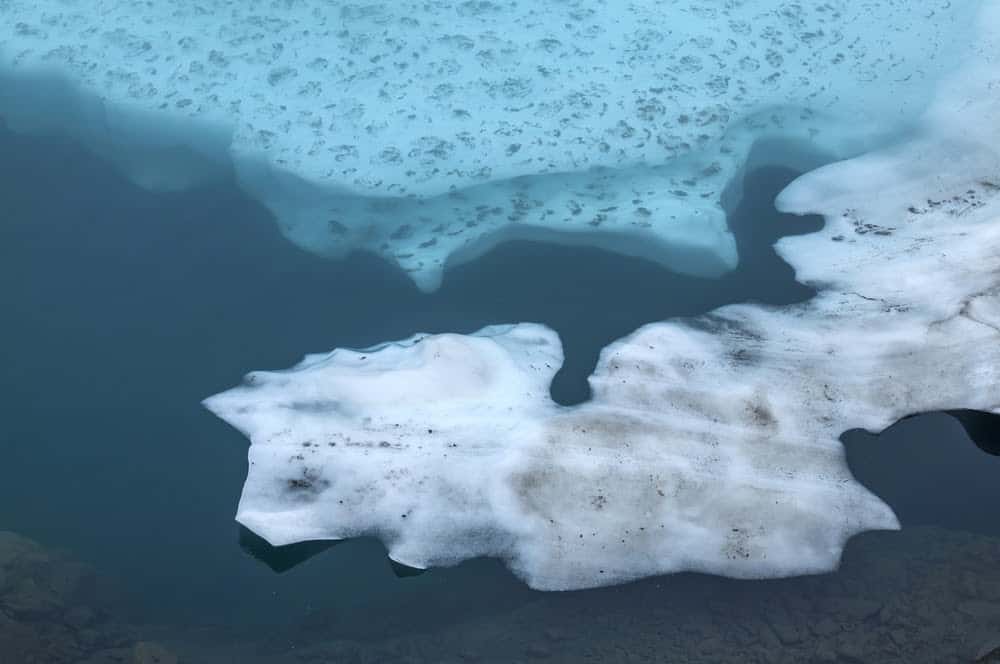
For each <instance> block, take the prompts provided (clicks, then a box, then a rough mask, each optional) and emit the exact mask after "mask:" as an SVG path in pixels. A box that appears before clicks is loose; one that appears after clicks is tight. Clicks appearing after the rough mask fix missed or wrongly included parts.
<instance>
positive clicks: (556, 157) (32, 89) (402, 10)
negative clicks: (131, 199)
mask: <svg viewBox="0 0 1000 664" xmlns="http://www.w3.org/2000/svg"><path fill="white" fill-rule="evenodd" d="M978 6H979V2H978V1H974V0H965V1H961V2H959V1H954V2H947V1H944V0H879V2H861V1H860V0H830V1H828V2H822V3H814V2H789V1H787V0H727V1H725V2H722V1H720V0H700V1H698V0H667V1H664V0H632V1H629V2H616V1H611V0H553V1H545V2H541V1H529V0H466V1H459V0H454V1H444V0H429V1H420V2H412V1H399V2H367V3H364V2H363V3H357V4H354V3H349V2H343V1H336V0H238V1H234V0H201V1H199V2H194V1H191V0H155V2H147V1H145V0H116V1H113V2H112V1H111V0H0V116H2V117H3V118H5V119H6V121H7V122H8V124H9V125H10V126H12V127H13V128H15V129H19V130H24V131H52V130H61V131H65V132H68V133H69V134H71V135H73V136H75V137H77V138H79V139H81V140H83V141H84V142H85V143H87V144H88V145H89V146H90V147H91V148H92V149H94V150H95V151H97V152H99V153H101V154H103V155H104V156H106V157H107V158H108V159H110V160H111V161H112V162H114V163H115V164H117V165H118V166H119V167H120V168H121V169H122V171H123V172H124V173H125V174H126V175H127V176H128V177H130V178H131V179H133V180H134V181H135V182H137V183H139V184H141V185H143V186H146V187H150V188H154V189H177V188H185V187H190V186H194V185H197V184H198V183H200V182H203V181H205V180H207V179H211V178H214V177H219V176H222V175H226V174H228V173H229V172H230V171H235V175H236V178H237V180H238V182H239V183H240V185H241V186H242V187H243V188H244V189H245V190H246V192H247V193H249V194H250V195H251V196H253V197H254V198H256V199H257V200H259V201H261V202H262V203H264V204H265V205H266V206H267V207H268V208H270V209H271V210H272V211H273V212H274V214H275V216H276V218H277V220H278V223H279V224H280V226H281V229H282V231H283V232H284V233H285V234H286V235H287V236H288V237H289V238H290V239H292V240H293V241H294V242H296V243H298V244H299V245H301V246H303V247H305V248H307V249H309V250H312V251H315V252H318V253H321V254H325V255H331V256H341V255H343V254H345V253H347V252H348V251H350V250H353V249H367V250H371V251H375V252H377V253H379V254H381V255H383V256H385V257H386V258H388V259H389V260H391V261H393V262H395V263H398V264H399V265H400V266H401V267H402V268H404V269H405V270H407V271H409V272H410V273H411V274H412V276H413V279H414V280H415V281H416V283H417V284H418V285H419V286H421V287H422V288H424V289H433V288H434V287H436V285H437V284H438V283H439V281H440V278H441V273H442V270H443V269H444V267H445V265H446V264H453V263H455V262H459V261H462V260H469V259H471V258H474V257H475V256H477V255H479V254H481V253H482V252H484V251H486V250H487V249H489V248H490V247H491V246H493V245H495V244H496V243H497V242H499V241H502V240H504V239H510V238H540V239H547V240H550V241H557V242H565V243H593V244H597V245H599V246H603V247H606V248H609V249H613V250H616V251H620V252H624V253H627V254H635V255H641V256H644V257H646V258H649V259H652V260H655V261H658V262H660V263H662V264H665V265H667V266H669V267H672V268H673V269H676V270H679V271H684V272H689V273H693V274H701V275H717V274H720V273H722V272H724V271H726V270H727V269H730V268H732V267H733V266H734V265H735V264H736V261H737V256H736V249H735V244H734V242H733V238H732V236H731V235H730V234H729V231H728V229H727V227H726V223H725V215H724V213H723V208H722V205H723V203H725V202H726V201H727V200H729V199H731V198H732V196H734V195H737V194H738V193H739V192H738V184H736V185H735V186H734V183H738V182H739V181H740V176H741V173H742V170H743V168H744V167H745V166H746V164H745V161H746V158H747V155H748V154H749V150H750V147H751V145H752V144H753V143H754V142H755V141H756V140H758V139H761V138H780V139H782V140H787V141H792V142H797V143H802V142H808V143H809V145H810V146H811V147H812V148H813V149H817V150H820V151H822V152H825V153H827V154H829V155H832V156H834V157H846V156H852V155H854V154H859V153H860V152H862V151H865V150H868V149H871V148H872V147H873V146H875V145H877V144H879V143H881V142H883V141H885V140H886V139H888V138H890V137H892V136H893V135H896V134H898V133H899V132H900V131H902V130H903V129H905V128H906V127H907V125H908V123H910V122H912V121H914V120H915V119H916V118H917V117H919V114H920V113H921V112H922V110H923V109H924V108H925V107H926V104H927V102H928V101H929V99H930V91H931V90H932V88H933V83H934V82H935V81H937V80H939V79H940V77H941V76H942V74H943V73H944V72H947V71H949V70H950V69H952V68H953V67H954V66H955V64H956V62H957V61H958V58H959V57H960V55H961V51H962V50H963V49H962V48H959V47H958V45H960V44H964V43H965V42H966V40H967V35H968V34H969V33H970V32H971V27H970V26H971V24H972V22H973V20H974V16H975V12H976V10H977V7H978ZM767 158H770V159H774V160H778V161H783V160H786V159H788V157H785V156H782V155H779V154H777V153H775V154H772V155H769V156H767ZM233 244H234V251H238V247H239V240H238V238H234V240H233Z"/></svg>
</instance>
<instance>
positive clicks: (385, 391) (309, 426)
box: [207, 2, 1000, 589]
mask: <svg viewBox="0 0 1000 664" xmlns="http://www.w3.org/2000/svg"><path fill="white" fill-rule="evenodd" d="M730 4H732V3H730ZM737 4H738V3H737ZM880 4H882V3H880ZM557 6H560V7H562V6H563V5H557ZM918 14H919V20H920V21H921V24H924V23H927V22H929V21H930V20H931V19H927V18H925V16H924V15H925V12H913V11H909V12H906V13H904V14H901V20H906V17H907V16H917V15H918ZM914 20H916V19H914ZM979 25H980V30H979V33H978V37H977V36H976V33H970V34H969V35H968V37H967V39H965V40H964V41H963V42H962V44H961V45H956V49H957V50H965V49H966V48H968V49H970V51H969V53H970V55H969V57H968V59H967V60H966V61H965V62H964V63H963V64H962V65H961V66H960V67H958V68H957V70H956V73H955V74H954V75H952V76H951V77H949V78H948V80H946V81H945V82H944V83H943V84H942V85H941V86H939V87H938V88H937V92H936V95H937V96H936V101H935V102H934V104H933V105H932V107H931V108H930V110H929V111H928V113H927V114H926V116H925V117H924V118H923V119H922V120H921V122H920V125H919V126H918V127H917V128H916V130H915V131H914V132H913V133H911V134H910V135H909V136H908V137H907V138H906V139H905V140H903V141H901V142H899V143H898V144H895V145H893V146H890V147H886V148H884V149H879V150H877V151H873V152H871V153H868V154H865V155H863V156H861V157H858V158H855V159H851V160H848V161H845V162H841V163H837V164H833V165H830V166H827V167H824V168H821V169H819V170H817V171H814V172H812V173H809V174H807V175H805V176H804V177H802V178H800V179H799V180H797V181H796V182H794V183H793V184H792V185H791V186H790V187H788V189H786V190H785V191H784V192H783V193H782V194H781V196H780V197H779V199H778V205H779V207H780V208H782V209H784V210H788V211H792V212H798V213H807V212H811V213H820V214H823V215H824V216H825V218H826V221H827V223H826V226H825V228H824V229H823V230H822V231H820V232H818V233H814V234H811V235H805V236H799V237H793V238H786V239H783V240H781V242H780V243H779V245H778V248H779V251H780V252H781V254H782V256H783V257H784V258H785V259H786V260H787V261H788V262H789V263H791V264H792V265H793V266H794V267H795V269H796V274H797V277H798V278H799V279H800V280H802V281H804V282H806V283H810V284H813V285H815V286H817V287H819V288H821V289H822V290H821V292H820V293H819V295H817V296H816V297H815V298H813V299H812V300H810V301H809V302H807V303H804V304H801V305H796V306H791V307H783V308H768V307H763V306H757V305H735V306H728V307H724V308H722V309H719V310H716V311H714V312H712V313H711V314H708V315H706V316H702V317H700V318H695V319H690V320H671V321H665V322H660V323H654V324H650V325H647V326H645V327H643V328H641V329H639V330H638V331H636V332H635V333H634V334H632V335H630V336H629V337H627V338H625V339H622V340H620V341H617V342H615V343H613V344H611V345H610V346H608V347H607V348H606V349H605V350H604V351H603V353H602V356H601V359H600V361H599V363H598V366H597V369H596V371H595V373H594V375H593V376H592V377H591V385H592V387H593V399H592V400H591V401H590V402H587V403H585V404H582V405H579V406H574V407H568V408H567V407H560V406H558V405H556V404H554V403H553V402H552V401H551V400H550V398H549V395H548V391H547V387H548V384H549V381H550V379H551V378H552V376H553V374H554V372H555V371H556V370H557V368H558V366H559V363H560V359H561V350H560V345H559V342H558V340H557V338H556V336H555V334H554V333H553V332H552V331H550V330H548V329H546V328H544V327H540V326H537V325H530V324H521V325H516V326H511V327H507V328H498V327H494V328H487V329H486V330H483V331H482V332H480V333H478V334H475V335H467V336H461V335H436V336H422V337H420V336H418V337H415V338H412V339H409V340H407V341H404V342H401V343H398V344H388V345H385V346H382V347H379V348H372V349H369V350H367V351H361V352H356V351H345V350H337V351H335V352H334V353H332V354H330V355H327V356H316V357H312V358H309V359H308V360H307V361H306V362H305V363H303V364H302V365H300V366H298V367H295V368H293V369H292V370H290V371H287V372H280V373H256V374H251V376H250V377H249V379H248V384H247V385H245V386H243V387H239V388H236V389H233V390H230V391H228V392H225V393H222V394H220V395H217V396H215V397H212V398H211V399H209V400H208V402H207V404H208V406H209V408H211V409H212V410H213V411H214V412H215V413H217V414H218V415H220V416H221V417H223V418H224V419H226V420H227V421H229V422H231V423H232V424H234V425H235V426H236V427H238V428H239V429H240V430H242V431H244V432H245V433H246V434H247V435H248V436H249V438H250V440H251V442H252V445H251V448H250V461H251V466H250V473H249V477H248V479H247V484H246V487H245V490H244V493H243V497H242V500H241V503H240V507H239V514H238V519H239V520H240V521H241V522H242V523H244V524H245V525H247V526H248V527H250V528H252V529H253V530H254V531H256V532H257V533H259V534H261V535H262V536H264V537H265V538H267V539H268V540H270V541H271V542H273V543H275V544H284V543H288V542H294V541H299V540H307V539H318V538H343V537H351V536H355V535H361V534H374V535H377V536H379V537H381V538H382V539H383V541H385V543H386V545H387V546H388V549H389V553H390V555H391V556H392V557H393V558H394V559H396V560H399V561H401V562H403V563H406V564H408V565H412V566H415V567H425V566H432V565H447V564H452V563H455V562H458V561H460V560H463V559H466V558H469V557H471V556H477V555H492V556H498V557H501V558H503V559H505V560H506V561H507V562H508V563H509V564H510V565H511V567H512V569H514V570H515V571H516V572H517V573H518V574H519V575H520V576H522V577H523V578H524V579H526V580H527V582H528V583H530V584H531V585H532V586H534V587H537V588H547V589H569V588H581V587H587V586H595V585H601V584H607V583H614V582H621V581H625V580H627V579H632V578H636V577H640V576H644V575H651V574H657V573H663V572H673V571H678V570H700V571H703V572H710V573H715V574H725V575H730V576H735V577H768V576H780V575H789V574H797V573H803V572H817V571H822V570H829V569H832V568H833V567H835V566H836V564H837V562H838V560H839V556H840V553H841V550H842V547H843V545H844V543H845V541H846V540H847V538H848V537H850V536H851V535H852V534H854V533H857V532H859V531H862V530H867V529H881V528H894V527H896V526H897V522H896V519H895V517H894V515H893V513H892V511H891V510H890V509H889V508H888V507H887V506H886V505H885V504H883V503H882V502H881V501H880V500H879V499H878V498H877V497H875V496H874V495H872V494H871V493H869V492H868V491H867V490H866V489H865V488H864V487H862V486H861V485H860V484H858V483H857V482H856V481H855V480H854V479H853V477H852V476H851V474H850V472H849V471H848V469H847V466H846V464H845V460H844V452H843V449H842V446H841V444H840V442H839V440H838V437H839V435H840V434H841V433H842V432H843V431H845V430H847V429H851V428H856V427H862V428H865V429H869V430H873V431H877V430H881V429H883V428H885V427H886V426H888V425H889V424H891V423H892V422H894V421H896V420H897V419H899V418H901V417H903V416H905V415H907V414H911V413H916V412H922V411H931V410H939V409H954V408H970V409H978V410H985V411H993V412H1000V59H998V58H1000V35H998V29H1000V3H997V2H990V3H989V4H988V5H987V6H986V7H985V8H984V9H983V12H982V14H981V16H980V22H979ZM651 48H652V47H651ZM807 52H808V51H807ZM801 57H802V56H800V58H801ZM879 66H880V67H883V68H884V67H889V66H890V63H889V62H888V61H886V62H883V63H881V65H879ZM882 111H883V112H885V109H882Z"/></svg>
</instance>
